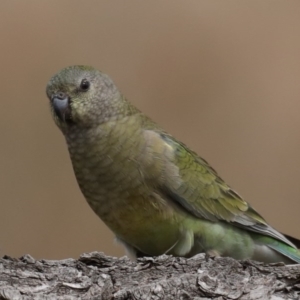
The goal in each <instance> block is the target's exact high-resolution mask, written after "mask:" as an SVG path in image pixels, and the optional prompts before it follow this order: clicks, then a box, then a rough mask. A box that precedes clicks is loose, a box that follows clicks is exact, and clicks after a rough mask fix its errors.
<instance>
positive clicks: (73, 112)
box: [47, 66, 300, 263]
mask: <svg viewBox="0 0 300 300" xmlns="http://www.w3.org/2000/svg"><path fill="white" fill-rule="evenodd" d="M47 95H48V98H49V99H50V107H51V111H52V115H53V118H54V121H55V123H56V124H57V126H58V127H59V128H60V129H61V131H62V132H63V134H64V136H65V138H66V141H67V144H68V149H69V152H70V157H71V160H72V164H73V168H74V172H75V175H76V178H77V181H78V183H79V186H80V188H81V191H82V193H83V195H84V196H85V198H86V200H87V202H88V203H89V205H90V206H91V208H92V209H93V210H94V211H95V213H96V214H97V215H98V216H99V217H100V218H101V219H102V220H103V221H104V222H105V223H106V224H107V226H108V227H109V228H110V229H111V230H112V231H113V232H114V233H115V235H116V236H117V238H118V239H119V240H120V241H122V242H123V244H124V245H125V246H126V248H127V249H128V251H129V252H131V253H132V254H134V255H137V256H139V255H159V254H163V253H168V254H173V255H176V256H186V257H189V256H192V255H195V254H197V253H199V252H206V253H209V254H214V255H220V256H232V257H234V258H237V259H244V258H252V259H256V260H261V261H265V262H276V261H284V262H287V263H293V262H300V253H299V251H298V249H296V247H295V246H294V244H293V243H291V242H290V241H289V240H288V239H287V238H286V237H285V236H284V235H282V234H281V233H279V232H278V231H276V230H275V229H273V228H272V227H271V226H270V225H268V224H267V223H266V221H265V220H264V219H263V218H262V217H261V216H260V215H259V214H258V213H257V212H256V211H255V210H254V209H253V208H252V207H251V206H250V205H249V204H248V203H247V202H246V201H244V200H243V199H242V198H241V197H240V196H239V195H238V194H237V193H236V192H235V191H233V190H232V189H231V188H230V187H229V186H228V185H227V184H226V183H225V182H224V181H223V180H222V179H221V178H220V177H219V176H218V174H217V173H216V172H215V170H214V169H212V168H211V167H210V166H209V164H208V163H207V162H206V161H205V160H203V159H202V158H200V157H199V156H198V155H197V154H196V153H194V152H193V151H191V150H190V149H189V148H188V147H187V146H186V145H184V144H183V143H181V142H179V141H177V140H176V139H174V138H173V137H172V136H171V135H169V134H168V133H166V132H165V131H164V130H162V129H161V128H160V127H159V126H158V125H156V124H155V123H154V122H153V121H151V120H150V119H149V118H148V117H146V116H145V115H144V114H142V113H141V112H140V111H139V110H138V109H136V108H135V107H134V106H133V105H131V104H130V103H129V102H128V101H127V100H126V99H125V98H124V96H123V95H122V94H121V93H120V92H119V91H118V89H117V88H116V86H115V85H114V83H113V82H112V81H111V79H110V78H109V77H108V76H107V75H105V74H103V73H101V72H99V71H97V70H95V69H94V68H92V67H85V66H72V67H68V68H66V69H63V70H62V71H60V72H59V73H58V74H57V75H55V76H54V77H53V78H52V79H51V80H50V81H49V83H48V86H47Z"/></svg>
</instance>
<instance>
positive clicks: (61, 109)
mask: <svg viewBox="0 0 300 300" xmlns="http://www.w3.org/2000/svg"><path fill="white" fill-rule="evenodd" d="M51 102H52V107H53V110H54V112H55V114H56V115H57V117H58V118H59V119H60V120H61V121H63V122H68V121H71V107H70V98H69V97H68V95H67V94H65V93H62V92H60V93H57V94H54V95H53V96H52V97H51Z"/></svg>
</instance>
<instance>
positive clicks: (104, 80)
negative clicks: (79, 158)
mask: <svg viewBox="0 0 300 300" xmlns="http://www.w3.org/2000/svg"><path fill="white" fill-rule="evenodd" d="M46 93H47V96H48V98H49V100H50V106H51V112H52V116H53V118H54V121H55V123H56V124H57V125H58V127H59V128H60V129H61V130H63V131H64V130H66V129H68V128H70V127H71V126H79V127H92V126H95V125H98V124H101V123H104V122H107V121H109V120H112V119H115V118H117V117H119V116H121V115H126V110H127V105H126V104H125V103H127V101H126V100H125V99H124V98H123V97H122V95H121V94H120V92H119V91H118V89H117V88H116V86H115V85H114V83H113V81H112V80H111V79H110V78H109V77H108V76H107V75H105V74H103V73H101V72H100V71H98V70H96V69H94V68H92V67H88V66H71V67H67V68H65V69H63V70H61V71H60V72H58V73H57V74H56V75H54V76H53V77H52V78H51V79H50V81H49V83H48V85H47V89H46Z"/></svg>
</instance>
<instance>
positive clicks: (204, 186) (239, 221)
mask: <svg viewBox="0 0 300 300" xmlns="http://www.w3.org/2000/svg"><path fill="white" fill-rule="evenodd" d="M159 136H160V138H161V141H162V142H164V143H166V144H167V145H168V147H171V149H172V150H173V157H172V158H170V159H169V161H168V163H170V164H175V165H176V166H177V170H178V174H177V176H175V175H174V174H173V176H169V177H168V178H166V180H165V181H164V183H163V184H162V186H160V192H161V193H163V195H164V196H165V197H167V198H168V199H170V200H171V201H173V202H175V203H176V204H177V205H178V206H180V207H181V208H182V209H184V210H185V211H187V212H188V213H190V214H191V215H193V216H195V217H198V218H203V219H207V220H210V221H212V222H216V221H225V222H229V223H232V224H233V225H235V226H238V227H240V228H243V229H246V230H249V231H253V232H256V233H259V234H262V235H266V236H270V237H273V238H275V239H278V240H280V241H282V242H284V243H286V244H288V245H290V246H291V247H295V246H294V245H293V244H292V243H291V242H290V241H289V240H288V239H287V238H285V237H284V235H282V234H281V233H279V232H278V231H276V230H275V229H273V228H272V227H271V226H269V225H268V224H267V223H266V221H265V220H264V219H263V217H262V216H260V215H259V214H258V213H257V212H256V211H255V210H254V209H253V208H252V207H251V206H250V205H249V204H248V203H247V202H246V201H245V200H243V199H242V198H241V197H240V196H239V195H238V194H237V193H236V192H235V191H234V190H233V189H231V188H230V187H229V186H228V185H227V184H226V183H225V182H224V181H223V180H222V179H221V178H220V177H219V176H218V174H217V173H216V171H215V170H214V169H213V168H212V167H210V165H209V164H208V163H207V162H206V161H205V160H204V159H202V158H200V157H199V156H198V155H197V154H196V153H195V152H193V151H191V150H189V149H188V148H187V147H186V146H185V145H184V144H182V143H180V142H178V141H176V140H175V139H174V138H173V137H172V136H170V135H167V134H164V133H161V132H160V133H159Z"/></svg>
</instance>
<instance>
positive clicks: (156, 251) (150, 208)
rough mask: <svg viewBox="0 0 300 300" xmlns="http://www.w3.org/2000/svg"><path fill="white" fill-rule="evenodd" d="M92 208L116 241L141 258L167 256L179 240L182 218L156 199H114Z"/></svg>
mask: <svg viewBox="0 0 300 300" xmlns="http://www.w3.org/2000/svg"><path fill="white" fill-rule="evenodd" d="M90 205H91V203H90ZM91 207H92V208H93V210H94V211H95V212H96V214H97V215H98V216H99V217H100V218H101V219H102V220H103V221H104V222H105V223H106V225H107V226H108V227H109V228H110V229H111V230H112V231H113V232H114V233H115V235H116V236H117V237H118V238H120V239H121V240H123V241H124V242H126V243H127V244H129V245H130V246H132V247H133V248H136V249H138V250H139V251H141V252H142V253H144V254H148V255H161V254H164V253H168V252H169V250H170V249H171V248H172V247H173V246H174V245H175V244H176V242H177V241H178V239H179V237H180V231H181V223H182V219H183V216H181V215H180V214H178V213H177V212H175V211H174V210H173V208H172V207H170V206H169V205H168V204H167V203H165V202H164V201H163V200H162V199H160V198H159V197H156V196H150V197H148V198H143V197H141V196H139V197H134V196H132V197H128V198H126V199H124V198H122V197H116V198H114V199H112V198H111V199H106V201H105V204H104V203H103V202H102V205H100V206H99V205H97V206H96V207H95V206H94V205H91Z"/></svg>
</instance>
